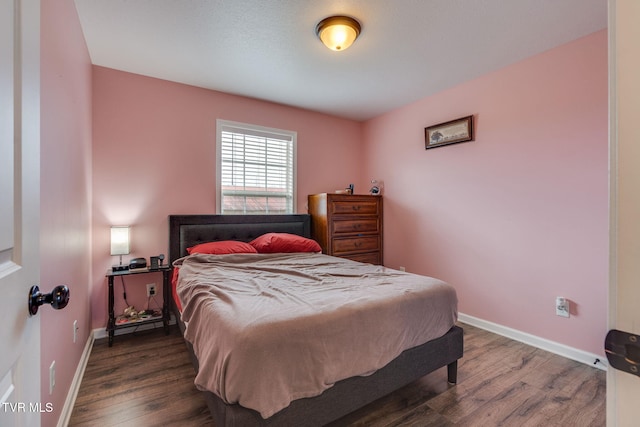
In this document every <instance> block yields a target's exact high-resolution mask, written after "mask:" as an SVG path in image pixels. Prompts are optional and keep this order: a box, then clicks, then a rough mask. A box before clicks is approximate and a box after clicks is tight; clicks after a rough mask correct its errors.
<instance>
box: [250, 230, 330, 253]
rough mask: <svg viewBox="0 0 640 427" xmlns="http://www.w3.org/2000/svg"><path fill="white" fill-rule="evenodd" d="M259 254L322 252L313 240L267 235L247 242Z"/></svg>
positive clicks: (273, 234) (279, 234) (284, 235)
mask: <svg viewBox="0 0 640 427" xmlns="http://www.w3.org/2000/svg"><path fill="white" fill-rule="evenodd" d="M249 243H250V244H251V246H253V247H254V248H256V249H257V250H258V252H259V253H261V254H274V253H290V252H322V248H321V247H320V245H319V244H318V242H316V241H315V240H311V239H307V238H305V237H302V236H297V235H295V234H288V233H267V234H263V235H262V236H260V237H258V238H256V239H254V240H252V241H251V242H249Z"/></svg>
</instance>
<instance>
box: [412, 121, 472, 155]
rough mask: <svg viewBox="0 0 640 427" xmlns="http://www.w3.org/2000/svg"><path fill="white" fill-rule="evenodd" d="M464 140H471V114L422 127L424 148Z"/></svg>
mask: <svg viewBox="0 0 640 427" xmlns="http://www.w3.org/2000/svg"><path fill="white" fill-rule="evenodd" d="M466 141H473V116H467V117H462V118H461V119H456V120H451V121H449V122H445V123H440V124H437V125H434V126H429V127H426V128H424V148H425V149H429V148H436V147H442V146H443V145H449V144H457V143H458V142H466Z"/></svg>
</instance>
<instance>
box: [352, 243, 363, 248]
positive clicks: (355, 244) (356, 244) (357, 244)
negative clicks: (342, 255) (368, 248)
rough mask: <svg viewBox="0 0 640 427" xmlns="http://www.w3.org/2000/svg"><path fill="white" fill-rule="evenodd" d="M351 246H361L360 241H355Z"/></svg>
mask: <svg viewBox="0 0 640 427" xmlns="http://www.w3.org/2000/svg"><path fill="white" fill-rule="evenodd" d="M353 246H355V247H356V248H359V247H360V246H362V242H355V243H354V244H353Z"/></svg>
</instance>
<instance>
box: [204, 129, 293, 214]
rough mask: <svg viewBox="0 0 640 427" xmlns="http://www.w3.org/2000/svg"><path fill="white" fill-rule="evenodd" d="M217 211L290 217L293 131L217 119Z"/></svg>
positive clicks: (291, 209) (291, 204) (291, 206)
mask: <svg viewBox="0 0 640 427" xmlns="http://www.w3.org/2000/svg"><path fill="white" fill-rule="evenodd" d="M216 127H217V147H216V148H217V150H216V155H217V170H218V176H217V183H216V186H217V188H216V190H217V191H216V194H217V195H218V212H219V213H222V214H291V213H293V211H294V206H295V147H296V132H292V131H286V130H279V129H270V128H264V127H261V126H255V125H249V124H244V123H236V122H229V121H226V120H217V121H216Z"/></svg>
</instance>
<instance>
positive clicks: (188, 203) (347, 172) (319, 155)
mask: <svg viewBox="0 0 640 427" xmlns="http://www.w3.org/2000/svg"><path fill="white" fill-rule="evenodd" d="M93 94H94V95H93V97H94V104H93V176H94V179H93V263H92V265H93V275H92V281H91V283H92V286H93V290H92V305H91V309H92V317H93V327H94V328H98V327H104V326H105V325H106V319H107V285H106V279H105V277H104V273H105V272H106V270H107V269H108V268H109V267H110V266H111V264H112V263H115V262H117V258H116V257H113V258H112V257H111V256H110V255H109V226H110V225H112V224H113V225H119V224H123V225H131V226H132V229H131V234H132V236H131V239H132V253H131V255H130V256H126V257H124V259H125V260H129V259H130V258H133V257H146V258H148V257H149V256H151V255H157V254H159V253H164V254H167V246H168V237H167V235H168V222H167V216H168V215H169V214H195V213H215V212H216V206H215V201H216V194H215V176H216V170H215V143H216V133H215V123H216V119H225V120H233V121H238V122H245V123H252V124H257V125H262V126H266V127H272V128H279V129H287V130H293V131H297V133H298V138H297V171H298V172H297V174H298V180H297V182H298V188H297V197H298V200H297V211H298V212H301V213H305V212H306V197H307V194H310V193H318V192H324V191H333V190H335V189H341V188H344V187H345V186H346V185H347V184H349V183H355V184H356V188H361V189H363V190H364V187H365V184H364V183H361V182H358V178H359V177H360V176H361V175H362V171H361V162H360V158H361V156H362V153H361V148H362V145H361V139H362V133H361V132H362V125H361V124H360V123H358V122H353V121H350V120H344V119H339V118H335V117H331V116H327V115H323V114H318V113H313V112H309V111H304V110H300V109H296V108H290V107H286V106H282V105H277V104H273V103H269V102H263V101H259V100H254V99H248V98H244V97H239V96H234V95H229V94H224V93H220V92H215V91H211V90H206V89H201V88H197V87H193V86H186V85H182V84H177V83H171V82H167V81H163V80H158V79H153V78H149V77H143V76H139V75H134V74H130V73H125V72H121V71H115V70H112V69H108V68H102V67H94V68H93ZM151 282H155V283H157V284H158V285H159V284H160V283H161V277H160V275H159V274H158V277H153V276H149V275H147V276H146V277H145V276H143V277H140V278H136V280H134V279H133V278H128V279H127V282H126V283H127V297H128V298H127V299H128V301H129V303H130V304H133V305H134V306H135V307H136V308H137V309H141V308H146V304H147V298H146V287H145V286H144V285H145V284H146V283H151ZM115 290H116V312H120V313H121V312H122V310H123V309H124V307H125V304H124V302H123V299H122V286H121V285H120V283H119V282H118V283H116V285H115ZM160 301H161V300H160V299H159V302H160ZM151 308H154V306H153V305H152V307H151Z"/></svg>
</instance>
